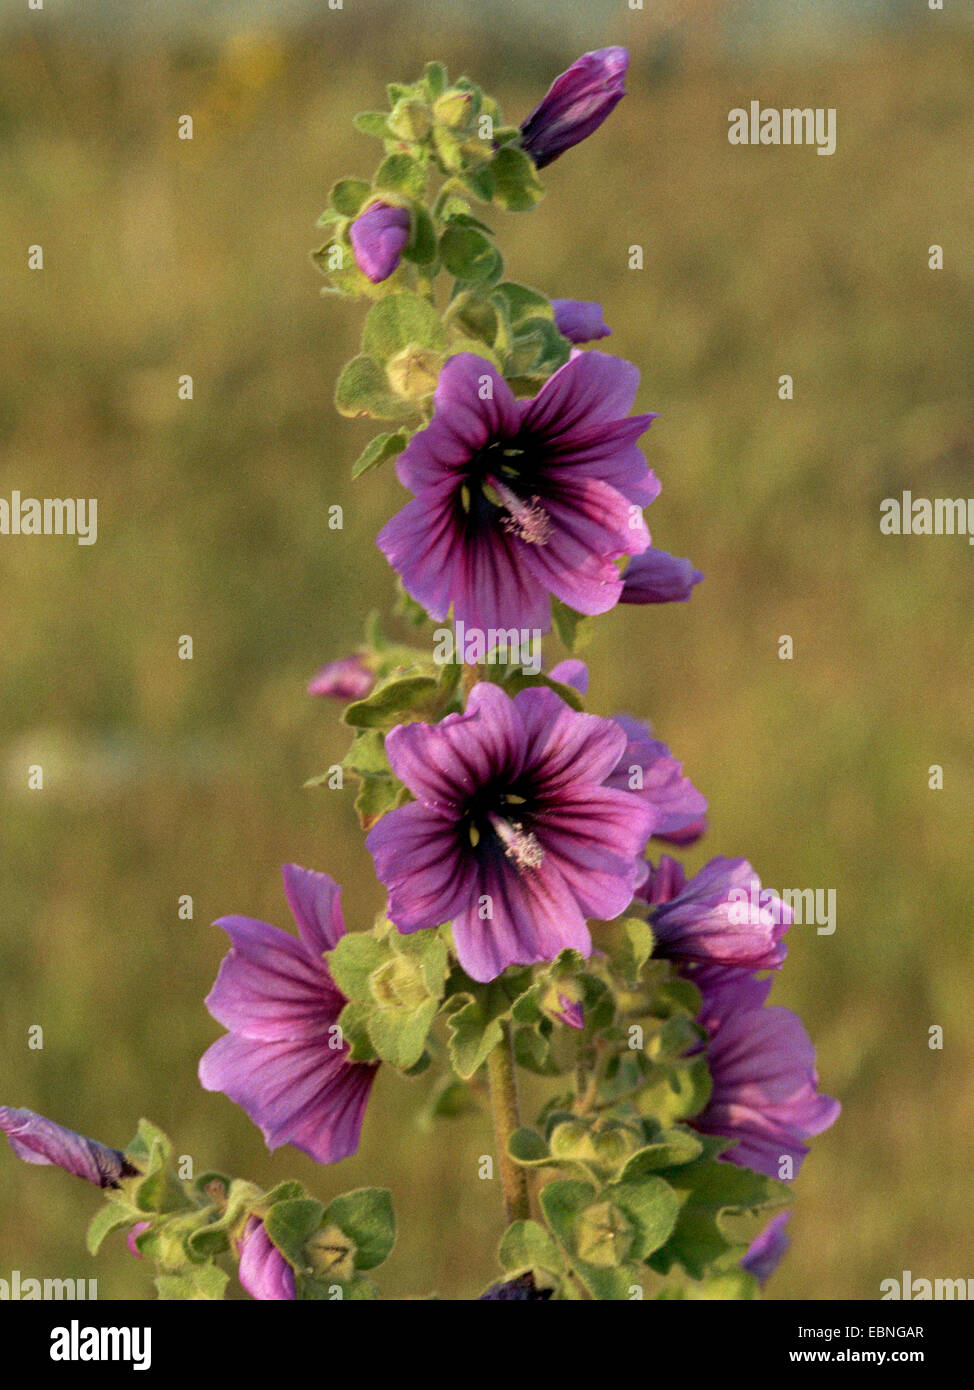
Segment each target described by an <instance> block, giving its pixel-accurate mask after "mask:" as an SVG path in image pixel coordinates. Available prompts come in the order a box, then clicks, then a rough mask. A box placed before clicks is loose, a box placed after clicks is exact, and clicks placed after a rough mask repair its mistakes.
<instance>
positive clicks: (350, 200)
mask: <svg viewBox="0 0 974 1390" xmlns="http://www.w3.org/2000/svg"><path fill="white" fill-rule="evenodd" d="M371 196H372V185H371V184H369V183H366V181H365V179H339V180H338V182H337V183H336V184H335V185H334V187H333V188H332V190H331V192H330V194H329V195H328V197H329V200H330V202H331V205H332V207H333V208H335V210H336V211H337V212H340V213H341V215H342V216H343V217H357V216H358V215H359V213H360V212H361V210H362V204H363V203H364V202H365V200H366V198H370V197H371Z"/></svg>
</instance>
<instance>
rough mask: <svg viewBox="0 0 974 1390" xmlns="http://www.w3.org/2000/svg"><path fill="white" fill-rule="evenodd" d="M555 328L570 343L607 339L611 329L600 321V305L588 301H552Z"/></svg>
mask: <svg viewBox="0 0 974 1390" xmlns="http://www.w3.org/2000/svg"><path fill="white" fill-rule="evenodd" d="M551 307H552V309H554V311H555V327H556V328H557V329H558V332H559V333H560V334H561V335H562V337H563V338H567V339H568V341H569V342H570V343H592V342H594V341H595V339H596V338H608V336H609V334H610V333H611V332H612V329H611V328H609V326H608V325H607V324H606V323H604V322H603V321H602V305H601V304H596V303H595V302H594V300H589V299H553V300H552V301H551Z"/></svg>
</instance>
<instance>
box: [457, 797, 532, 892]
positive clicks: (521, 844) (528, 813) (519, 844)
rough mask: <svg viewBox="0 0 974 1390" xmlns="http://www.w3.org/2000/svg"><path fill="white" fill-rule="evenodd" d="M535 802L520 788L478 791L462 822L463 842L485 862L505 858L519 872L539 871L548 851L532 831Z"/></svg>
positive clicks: (464, 845) (461, 837)
mask: <svg viewBox="0 0 974 1390" xmlns="http://www.w3.org/2000/svg"><path fill="white" fill-rule="evenodd" d="M531 821H532V802H531V798H530V796H528V795H521V794H520V792H519V791H518V790H517V789H516V788H506V789H504V788H501V787H498V786H492V787H488V788H483V789H481V790H480V791H478V792H476V793H475V794H474V796H473V797H472V798H471V799H470V801H469V802H468V803H467V806H466V809H465V811H464V814H463V816H462V818H461V821H460V839H461V844H462V845H463V847H464V849H465V850H466V848H467V847H468V846H469V849H470V850H471V851H472V852H473V854H474V855H475V857H476V858H477V859H478V861H480V862H481V863H486V862H488V861H490V860H493V861H496V860H498V859H501V858H504V859H508V860H510V862H511V863H512V864H513V865H514V867H515V868H516V869H517V870H518V872H519V873H524V872H526V871H527V870H529V869H539V868H540V867H541V865H542V864H543V863H544V849H543V848H542V846H541V844H540V842H539V840H538V837H537V836H536V835H535V833H534V831H533V829H532V828H531Z"/></svg>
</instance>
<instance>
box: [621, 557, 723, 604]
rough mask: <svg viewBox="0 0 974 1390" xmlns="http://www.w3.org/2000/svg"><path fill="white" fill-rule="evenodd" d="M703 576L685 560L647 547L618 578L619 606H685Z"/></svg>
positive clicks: (630, 562)
mask: <svg viewBox="0 0 974 1390" xmlns="http://www.w3.org/2000/svg"><path fill="white" fill-rule="evenodd" d="M701 579H703V575H702V574H701V573H700V571H699V570H698V569H694V567H693V565H691V563H690V561H689V560H681V559H679V558H678V557H677V556H676V555H669V554H668V553H667V552H666V551H665V550H657V549H656V548H655V547H654V546H650V547H649V549H648V550H644V551H643V553H642V554H641V555H634V556H633V558H632V559H631V560H630V561H629V564H628V565H627V566H626V570H625V573H624V574H623V576H622V593H621V594H620V595H619V602H620V603H685V602H686V601H687V599H688V598H689V597H690V595H691V594H692V593H693V588H694V585H695V584H699V583H700V581H701Z"/></svg>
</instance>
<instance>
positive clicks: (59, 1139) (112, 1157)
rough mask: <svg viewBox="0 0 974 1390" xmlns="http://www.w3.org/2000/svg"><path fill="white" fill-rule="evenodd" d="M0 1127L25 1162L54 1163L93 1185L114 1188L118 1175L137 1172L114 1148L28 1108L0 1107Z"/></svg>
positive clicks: (118, 1178)
mask: <svg viewBox="0 0 974 1390" xmlns="http://www.w3.org/2000/svg"><path fill="white" fill-rule="evenodd" d="M0 1130H3V1132H4V1133H5V1134H6V1136H7V1138H8V1139H9V1140H10V1147H11V1148H12V1149H13V1151H14V1153H15V1154H16V1155H17V1157H18V1158H22V1159H23V1160H24V1162H25V1163H51V1164H54V1165H55V1166H56V1167H58V1168H63V1169H64V1171H65V1172H66V1173H73V1174H74V1176H75V1177H76V1178H84V1179H85V1181H86V1182H92V1183H94V1184H95V1186H96V1187H118V1184H119V1180H120V1179H121V1178H128V1177H132V1176H133V1175H134V1174H135V1173H136V1172H137V1171H138V1170H137V1169H136V1168H133V1167H132V1165H131V1164H130V1163H129V1161H128V1159H127V1158H126V1157H125V1155H124V1154H123V1153H121V1152H120V1151H119V1150H118V1149H109V1148H106V1146H105V1145H104V1144H98V1143H96V1141H95V1140H94V1139H85V1138H84V1136H83V1135H81V1134H75V1133H74V1131H73V1130H70V1129H64V1128H63V1127H62V1126H61V1125H56V1124H55V1123H54V1121H53V1120H46V1119H45V1118H44V1116H43V1115H35V1114H34V1112H33V1111H32V1110H11V1109H9V1108H8V1107H7V1106H5V1105H4V1106H0Z"/></svg>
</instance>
